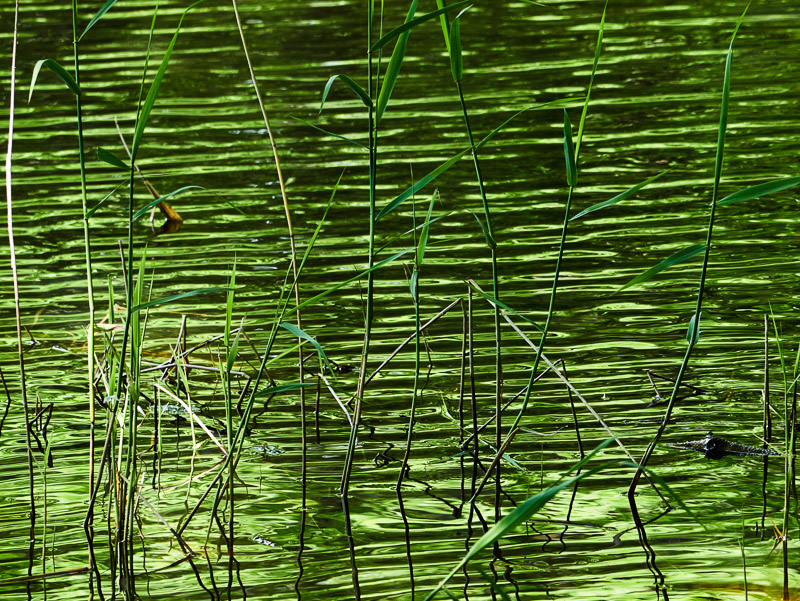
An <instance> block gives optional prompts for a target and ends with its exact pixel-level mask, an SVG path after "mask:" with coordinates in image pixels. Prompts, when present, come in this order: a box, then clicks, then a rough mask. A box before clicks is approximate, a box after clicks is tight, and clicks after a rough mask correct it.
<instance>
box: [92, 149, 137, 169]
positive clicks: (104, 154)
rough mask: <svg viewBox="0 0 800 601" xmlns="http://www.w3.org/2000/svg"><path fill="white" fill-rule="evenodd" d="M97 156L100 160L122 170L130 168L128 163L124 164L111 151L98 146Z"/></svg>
mask: <svg viewBox="0 0 800 601" xmlns="http://www.w3.org/2000/svg"><path fill="white" fill-rule="evenodd" d="M97 158H98V159H100V160H101V161H103V162H105V163H108V164H109V165H112V166H113V167H116V168H117V169H121V170H122V171H128V170H130V168H131V167H130V165H126V164H125V163H124V162H123V160H122V159H120V158H118V157H117V156H116V155H115V154H114V153H113V152H110V151H108V150H106V149H105V148H98V149H97Z"/></svg>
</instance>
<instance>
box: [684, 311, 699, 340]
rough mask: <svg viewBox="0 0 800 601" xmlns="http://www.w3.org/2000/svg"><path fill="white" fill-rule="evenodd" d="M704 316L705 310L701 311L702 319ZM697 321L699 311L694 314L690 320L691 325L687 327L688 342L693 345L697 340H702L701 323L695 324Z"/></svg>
mask: <svg viewBox="0 0 800 601" xmlns="http://www.w3.org/2000/svg"><path fill="white" fill-rule="evenodd" d="M702 318H703V312H702V311H700V319H702ZM696 321H697V313H695V314H694V315H692V318H691V319H690V320H689V327H688V328H687V329H686V342H688V343H689V344H690V345H691V346H694V345H695V344H697V341H698V340H700V325H699V324H695V322H696Z"/></svg>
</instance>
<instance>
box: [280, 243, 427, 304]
mask: <svg viewBox="0 0 800 601" xmlns="http://www.w3.org/2000/svg"><path fill="white" fill-rule="evenodd" d="M414 250H416V249H414V248H407V249H405V250H401V251H400V252H398V253H395V254H393V255H392V256H391V257H389V258H388V259H384V260H383V261H380V262H379V263H375V265H373V266H372V267H370V268H369V269H365V270H364V271H362V272H361V273H359V274H358V275H354V276H353V277H352V278H349V279H347V280H345V281H344V282H340V283H339V284H336V285H335V286H332V287H331V288H328V289H327V290H325V291H324V292H320V293H319V294H317V295H316V296H312V297H311V298H309V299H307V300H304V301H303V302H302V303H300V304H299V305H297V306H296V307H292V308H291V309H289V310H288V311H287V312H286V314H287V315H288V314H290V313H294V312H295V311H299V310H300V309H302V308H303V307H307V306H308V305H311V304H313V303H315V302H317V301H318V300H320V299H323V298H325V297H326V296H328V295H329V294H331V293H332V292H335V291H337V290H339V288H344V287H345V286H347V285H348V284H352V283H353V282H357V281H358V280H360V279H361V278H363V277H364V276H365V275H368V274H370V273H372V272H373V271H375V270H376V269H380V268H381V267H383V266H384V265H386V264H387V263H391V262H392V261H396V260H397V259H399V258H400V257H402V256H404V255H407V254H408V253H410V252H412V251H414Z"/></svg>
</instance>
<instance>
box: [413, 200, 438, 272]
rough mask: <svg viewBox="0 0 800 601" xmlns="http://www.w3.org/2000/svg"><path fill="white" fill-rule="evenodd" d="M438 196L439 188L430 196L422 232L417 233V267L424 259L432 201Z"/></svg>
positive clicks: (430, 221)
mask: <svg viewBox="0 0 800 601" xmlns="http://www.w3.org/2000/svg"><path fill="white" fill-rule="evenodd" d="M437 198H439V190H436V191H435V192H434V193H433V195H432V196H431V202H430V204H429V205H428V216H427V217H426V218H425V223H424V224H423V226H422V232H421V233H420V235H419V243H418V244H417V255H416V258H415V260H416V263H417V269H419V268H420V267H421V266H422V262H423V261H424V260H425V250H426V249H427V247H428V236H429V233H430V228H431V223H432V220H431V215H432V214H433V203H434V202H436V199H437Z"/></svg>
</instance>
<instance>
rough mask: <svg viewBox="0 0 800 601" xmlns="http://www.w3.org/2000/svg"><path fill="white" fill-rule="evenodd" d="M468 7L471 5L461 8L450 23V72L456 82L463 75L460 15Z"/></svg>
mask: <svg viewBox="0 0 800 601" xmlns="http://www.w3.org/2000/svg"><path fill="white" fill-rule="evenodd" d="M470 8H471V7H470V6H468V7H467V8H465V9H464V10H462V11H461V12H460V13H459V14H458V16H457V17H456V18H455V19H453V22H452V23H451V24H450V44H448V48H449V51H450V73H451V74H452V75H453V81H454V82H456V83H458V82H459V81H461V80H462V79H463V77H464V58H463V56H462V53H461V15H463V14H464V13H465V12H466V11H468V10H469V9H470Z"/></svg>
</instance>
